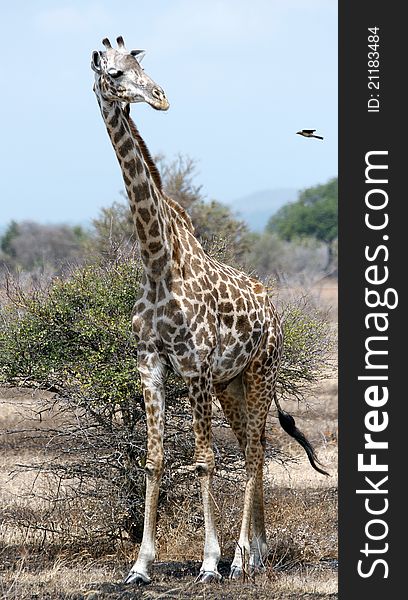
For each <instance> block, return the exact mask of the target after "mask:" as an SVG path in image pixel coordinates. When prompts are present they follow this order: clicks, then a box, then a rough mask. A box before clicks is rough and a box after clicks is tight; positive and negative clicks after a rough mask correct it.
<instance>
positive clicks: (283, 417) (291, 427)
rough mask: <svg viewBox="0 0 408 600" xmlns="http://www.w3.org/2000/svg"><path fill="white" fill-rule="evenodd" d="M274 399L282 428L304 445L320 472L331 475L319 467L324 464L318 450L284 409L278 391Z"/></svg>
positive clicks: (311, 461)
mask: <svg viewBox="0 0 408 600" xmlns="http://www.w3.org/2000/svg"><path fill="white" fill-rule="evenodd" d="M273 399H274V401H275V404H276V408H277V409H278V417H279V423H280V425H281V427H282V429H283V430H284V431H286V433H287V434H289V435H290V436H291V437H293V438H294V439H295V440H296V441H297V442H298V443H299V444H300V445H301V446H302V448H303V449H304V450H305V452H306V454H307V457H308V459H309V462H310V464H311V465H312V467H313V468H314V469H315V470H316V471H317V472H318V473H321V474H322V475H328V476H330V475H329V473H327V471H324V470H323V469H321V468H320V467H318V465H320V466H323V465H322V463H321V462H320V461H319V459H318V458H317V455H316V452H315V450H314V448H313V446H312V444H311V443H310V442H309V440H308V439H307V437H306V436H305V435H304V434H303V433H302V432H301V431H300V429H298V428H297V427H296V423H295V419H294V418H293V417H292V415H290V414H289V413H287V412H286V411H284V410H283V409H282V407H281V406H280V404H279V402H278V399H277V397H276V392H275V394H274V397H273Z"/></svg>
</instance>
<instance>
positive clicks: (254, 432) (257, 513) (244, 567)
mask: <svg viewBox="0 0 408 600" xmlns="http://www.w3.org/2000/svg"><path fill="white" fill-rule="evenodd" d="M274 340H275V337H274V336H271V342H270V344H268V345H266V346H265V347H264V349H263V350H262V352H261V354H260V355H259V356H258V357H257V358H256V359H254V361H253V362H252V363H251V364H250V365H249V367H248V368H247V370H246V372H245V373H244V375H243V382H244V389H245V398H246V410H247V415H248V419H247V427H246V447H245V466H246V473H247V480H246V486H245V498H244V509H243V516H242V524H241V530H240V535H239V539H238V544H237V548H236V551H235V556H234V560H233V562H232V565H231V571H230V577H231V578H234V579H235V578H237V577H240V576H241V574H242V572H243V571H245V572H249V570H250V569H251V570H253V569H256V568H260V567H262V566H263V560H264V558H265V556H266V554H267V545H266V532H265V517H264V501H263V465H264V456H265V423H266V417H267V415H268V411H269V407H270V404H271V402H272V398H273V392H274V388H275V380H276V373H277V362H278V360H279V355H278V354H277V352H276V351H275V345H274V343H273V342H274ZM272 366H273V368H271V367H272ZM251 521H252V529H253V539H252V542H251V543H250V541H249V533H250V526H251Z"/></svg>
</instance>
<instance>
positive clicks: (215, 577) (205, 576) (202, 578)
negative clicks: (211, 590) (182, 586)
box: [195, 571, 222, 583]
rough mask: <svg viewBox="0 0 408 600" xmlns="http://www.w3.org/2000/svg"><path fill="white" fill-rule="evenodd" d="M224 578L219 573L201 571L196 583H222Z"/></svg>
mask: <svg viewBox="0 0 408 600" xmlns="http://www.w3.org/2000/svg"><path fill="white" fill-rule="evenodd" d="M221 579H222V577H221V575H220V574H219V573H218V571H200V573H199V575H198V577H197V579H196V580H195V583H212V582H213V581H221Z"/></svg>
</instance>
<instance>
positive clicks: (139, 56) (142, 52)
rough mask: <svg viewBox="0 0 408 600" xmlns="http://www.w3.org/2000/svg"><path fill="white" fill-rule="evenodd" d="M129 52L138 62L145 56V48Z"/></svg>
mask: <svg viewBox="0 0 408 600" xmlns="http://www.w3.org/2000/svg"><path fill="white" fill-rule="evenodd" d="M130 54H131V55H132V56H134V57H135V58H136V59H137V62H138V63H141V62H142V60H143V59H144V57H145V54H146V50H131V51H130Z"/></svg>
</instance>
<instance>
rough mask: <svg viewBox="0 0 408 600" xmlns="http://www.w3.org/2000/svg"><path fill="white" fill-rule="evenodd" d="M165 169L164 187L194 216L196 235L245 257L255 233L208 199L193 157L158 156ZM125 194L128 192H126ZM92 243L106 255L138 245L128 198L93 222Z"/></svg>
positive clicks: (160, 165)
mask: <svg viewBox="0 0 408 600" xmlns="http://www.w3.org/2000/svg"><path fill="white" fill-rule="evenodd" d="M156 161H157V163H158V165H159V167H160V172H161V178H162V181H163V189H164V191H165V193H166V194H167V195H168V196H170V198H172V199H173V200H175V201H176V202H178V203H179V204H180V205H181V206H182V207H183V208H184V209H185V210H186V211H187V213H188V214H189V215H190V217H191V219H192V221H193V225H194V229H195V235H196V236H197V237H198V238H199V239H200V240H201V241H202V242H203V243H204V244H205V245H206V246H207V245H211V244H212V243H213V242H214V240H216V239H222V240H224V241H225V242H226V244H227V245H228V248H229V252H230V254H231V255H233V257H234V258H235V259H242V257H243V255H244V254H245V252H246V251H247V250H248V248H249V247H250V239H251V235H250V232H249V230H248V227H247V225H246V224H245V222H244V221H242V220H240V219H237V218H236V217H235V216H234V214H233V212H232V210H231V209H230V208H229V207H228V206H226V205H225V204H222V203H221V202H218V201H217V200H212V201H211V202H207V201H206V200H205V199H204V196H203V194H202V192H201V186H198V185H196V184H195V183H194V178H195V172H196V163H195V161H194V160H193V159H192V158H190V157H188V156H187V157H185V156H182V155H179V156H178V157H177V158H176V159H174V160H173V161H171V162H168V161H167V160H166V159H165V158H164V157H163V156H159V157H158V158H157V159H156ZM123 196H124V197H125V194H123ZM92 224H93V227H94V231H93V234H92V244H91V245H93V247H94V249H96V251H97V252H101V253H102V254H103V255H104V256H109V255H110V256H113V255H114V254H115V252H117V250H118V249H121V250H125V249H133V248H134V246H135V244H136V236H135V233H134V225H133V222H132V218H131V213H130V210H129V208H128V201H127V198H126V199H125V200H124V201H122V202H119V201H117V202H114V203H113V204H112V205H111V206H110V207H108V208H103V209H102V211H101V213H100V214H99V216H98V217H97V218H96V219H94V220H93V222H92Z"/></svg>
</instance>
